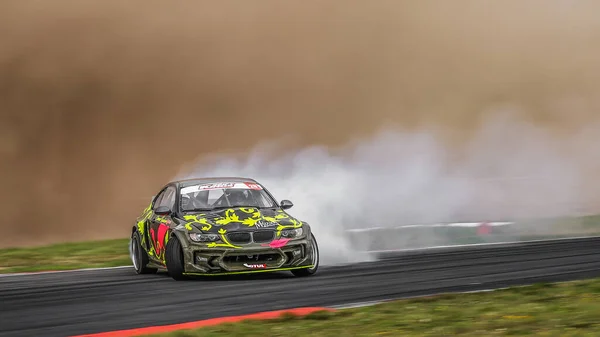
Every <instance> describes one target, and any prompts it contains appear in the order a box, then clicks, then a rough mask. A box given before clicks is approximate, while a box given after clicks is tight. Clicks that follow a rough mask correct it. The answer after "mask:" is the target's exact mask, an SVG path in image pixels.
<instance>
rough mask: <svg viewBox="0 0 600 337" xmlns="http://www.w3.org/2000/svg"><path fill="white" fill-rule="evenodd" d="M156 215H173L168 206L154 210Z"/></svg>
mask: <svg viewBox="0 0 600 337" xmlns="http://www.w3.org/2000/svg"><path fill="white" fill-rule="evenodd" d="M154 213H155V214H157V215H169V214H171V209H170V208H169V207H167V206H158V207H157V208H156V209H155V210H154Z"/></svg>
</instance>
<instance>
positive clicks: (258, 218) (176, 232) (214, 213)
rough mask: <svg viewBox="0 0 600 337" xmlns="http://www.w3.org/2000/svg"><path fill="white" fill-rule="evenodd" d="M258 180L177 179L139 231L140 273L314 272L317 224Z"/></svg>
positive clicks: (135, 257)
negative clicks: (312, 224) (296, 214)
mask: <svg viewBox="0 0 600 337" xmlns="http://www.w3.org/2000/svg"><path fill="white" fill-rule="evenodd" d="M292 206H293V204H292V202H291V201H289V200H283V201H281V203H277V202H276V201H275V199H274V198H273V196H272V195H271V193H270V192H269V191H268V190H267V189H266V188H265V187H264V186H263V185H261V184H260V183H258V182H257V181H256V180H253V179H248V178H238V177H236V178H202V179H190V180H180V181H174V182H170V183H169V184H167V185H166V186H164V187H163V188H162V189H161V190H160V192H159V193H158V194H157V195H156V196H155V197H154V198H152V202H151V204H150V205H149V206H148V207H147V208H146V209H145V210H144V211H143V212H142V214H141V215H140V216H139V217H138V218H137V221H136V224H135V225H134V226H133V228H132V232H131V240H130V247H129V250H130V255H131V260H132V262H133V266H134V268H135V271H136V272H137V273H138V274H149V273H155V272H157V271H158V270H166V271H167V272H168V273H169V275H170V276H171V277H172V278H174V279H175V280H181V279H184V278H186V277H187V276H193V275H199V276H205V275H223V274H243V273H244V274H245V273H256V272H271V271H273V272H274V271H291V272H292V273H293V274H294V275H296V276H310V275H313V274H314V273H315V272H316V271H317V268H318V267H319V247H318V245H317V240H316V238H315V236H314V235H313V233H312V231H311V228H310V226H309V225H308V224H307V223H306V222H303V221H300V220H298V219H296V218H294V217H293V216H291V215H290V214H289V213H287V212H286V210H288V209H290V208H291V207H292Z"/></svg>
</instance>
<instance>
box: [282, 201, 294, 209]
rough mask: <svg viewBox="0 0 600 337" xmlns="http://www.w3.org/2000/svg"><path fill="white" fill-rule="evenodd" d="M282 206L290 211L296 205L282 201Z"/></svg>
mask: <svg viewBox="0 0 600 337" xmlns="http://www.w3.org/2000/svg"><path fill="white" fill-rule="evenodd" d="M280 206H281V208H283V209H290V208H292V207H293V206H294V204H293V203H292V202H291V201H289V200H281V203H280Z"/></svg>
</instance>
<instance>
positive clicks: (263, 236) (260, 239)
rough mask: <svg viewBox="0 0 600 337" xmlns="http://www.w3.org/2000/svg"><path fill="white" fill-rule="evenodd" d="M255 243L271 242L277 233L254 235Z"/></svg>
mask: <svg viewBox="0 0 600 337" xmlns="http://www.w3.org/2000/svg"><path fill="white" fill-rule="evenodd" d="M252 237H253V238H254V242H259V243H260V242H269V241H271V240H273V238H275V231H260V232H254V233H253V234H252Z"/></svg>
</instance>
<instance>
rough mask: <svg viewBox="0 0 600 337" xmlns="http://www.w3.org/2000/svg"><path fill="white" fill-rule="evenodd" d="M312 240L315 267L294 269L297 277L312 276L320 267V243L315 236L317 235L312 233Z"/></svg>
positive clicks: (293, 272)
mask: <svg viewBox="0 0 600 337" xmlns="http://www.w3.org/2000/svg"><path fill="white" fill-rule="evenodd" d="M310 241H311V244H312V247H313V248H312V249H313V251H312V253H313V264H314V267H312V268H303V269H296V270H292V271H291V272H292V274H294V276H297V277H306V276H311V275H313V274H314V273H316V272H317V269H319V260H320V258H319V245H318V244H317V239H316V238H315V236H314V235H313V234H312V233H310Z"/></svg>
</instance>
